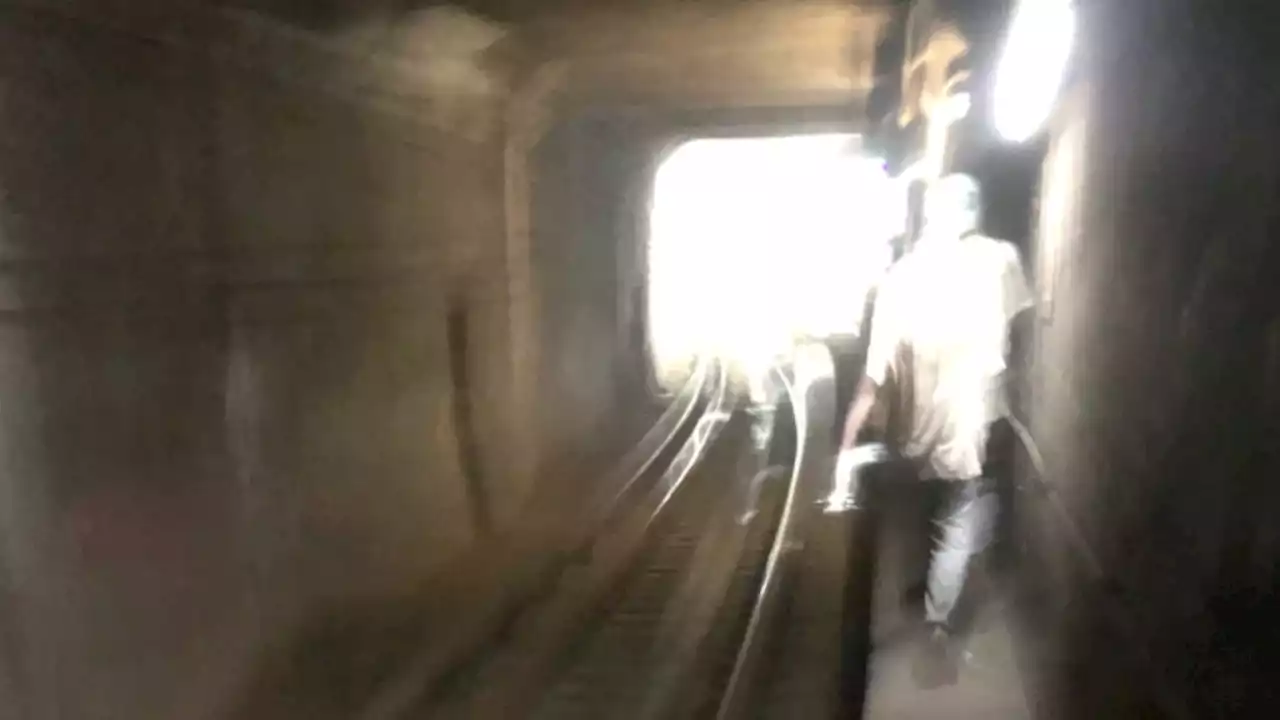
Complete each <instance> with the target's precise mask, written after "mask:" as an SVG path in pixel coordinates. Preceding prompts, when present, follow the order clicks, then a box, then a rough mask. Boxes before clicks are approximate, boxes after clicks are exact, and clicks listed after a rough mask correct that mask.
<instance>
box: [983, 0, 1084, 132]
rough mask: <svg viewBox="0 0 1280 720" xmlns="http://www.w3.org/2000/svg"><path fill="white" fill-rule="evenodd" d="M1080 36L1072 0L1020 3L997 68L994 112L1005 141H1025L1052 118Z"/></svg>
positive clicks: (997, 130)
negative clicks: (1077, 37) (1076, 40)
mask: <svg viewBox="0 0 1280 720" xmlns="http://www.w3.org/2000/svg"><path fill="white" fill-rule="evenodd" d="M1075 32H1076V14H1075V7H1074V3H1073V2H1072V0H1019V2H1018V5H1017V7H1016V8H1015V9H1014V12H1013V19H1012V21H1011V22H1010V24H1009V34H1008V37H1007V38H1006V40H1005V47H1004V53H1003V54H1002V55H1001V57H1000V64H999V66H998V67H997V68H996V82H995V91H994V99H995V107H994V108H993V112H994V120H995V126H996V132H998V133H999V134H1000V136H1001V137H1003V138H1004V139H1006V140H1008V141H1011V142H1016V143H1020V142H1026V141H1027V140H1029V139H1031V137H1033V136H1034V135H1035V134H1036V133H1037V132H1039V131H1040V128H1041V127H1042V126H1043V125H1044V124H1045V122H1046V121H1047V120H1048V118H1049V115H1050V114H1051V113H1052V112H1053V106H1054V103H1055V101H1056V100H1057V98H1058V92H1059V90H1060V89H1061V86H1062V81H1063V77H1064V75H1065V74H1066V70H1067V63H1068V62H1069V60H1070V57H1071V48H1072V45H1073V43H1074V41H1075Z"/></svg>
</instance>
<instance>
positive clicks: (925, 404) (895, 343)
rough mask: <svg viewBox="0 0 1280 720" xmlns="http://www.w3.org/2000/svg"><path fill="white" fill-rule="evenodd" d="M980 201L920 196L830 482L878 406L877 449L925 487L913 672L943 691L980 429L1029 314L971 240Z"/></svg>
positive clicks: (986, 523)
mask: <svg viewBox="0 0 1280 720" xmlns="http://www.w3.org/2000/svg"><path fill="white" fill-rule="evenodd" d="M979 207H980V195H979V188H978V185H977V183H976V182H975V181H974V180H973V179H972V178H970V177H968V176H965V175H950V176H947V177H945V178H943V179H941V180H939V181H938V182H936V183H935V184H934V185H933V186H932V187H930V188H929V190H928V191H927V193H926V196H925V201H924V216H925V225H924V228H923V231H922V233H921V236H920V240H919V241H918V243H917V244H916V246H915V247H914V248H913V249H912V250H911V251H910V252H909V253H908V254H907V255H906V256H905V257H903V258H902V260H901V261H900V262H899V263H897V264H896V265H895V266H894V267H893V268H892V269H891V270H890V272H889V274H888V276H887V277H886V278H885V280H884V282H883V283H882V285H881V287H880V289H879V292H878V294H877V297H876V300H875V308H874V311H873V315H872V321H871V335H870V341H869V345H868V348H867V362H866V370H865V372H864V375H863V377H862V379H861V381H860V382H859V385H858V388H857V391H856V392H855V395H854V398H853V401H852V402H851V403H850V406H849V411H848V415H847V417H846V420H845V426H844V433H843V438H842V441H841V457H840V461H839V463H838V464H837V472H838V473H840V474H842V475H843V474H847V473H850V472H852V468H851V467H850V463H851V462H854V458H856V457H857V454H856V453H855V452H853V451H854V446H855V443H856V442H857V440H858V437H859V435H860V433H861V432H862V430H863V429H864V426H865V425H866V423H867V420H868V417H869V415H870V414H871V412H872V409H873V408H874V407H875V406H876V405H877V403H879V402H884V403H885V405H886V407H887V410H888V412H887V418H888V420H887V428H886V440H887V442H888V445H889V447H890V449H891V451H892V452H893V453H894V454H895V455H897V456H899V457H900V458H901V459H902V460H904V461H905V465H906V466H908V467H909V468H910V470H911V472H912V474H914V475H915V476H916V477H918V478H919V479H920V480H924V481H927V482H931V483H937V484H938V485H939V486H940V487H939V490H940V492H941V494H942V497H943V500H942V502H941V503H940V508H939V510H938V513H937V515H935V517H934V518H933V524H934V526H935V527H936V528H937V532H936V535H935V537H934V544H933V549H932V552H931V557H930V562H929V570H928V577H927V589H926V590H927V591H926V597H925V621H926V624H927V626H928V627H927V630H928V632H927V635H926V642H925V644H924V647H923V648H922V649H921V653H920V655H919V657H918V659H917V662H916V664H915V668H914V669H915V673H916V677H917V680H918V681H919V682H920V683H921V684H923V685H927V686H936V685H941V684H947V683H950V682H954V681H955V680H956V678H957V674H958V664H957V662H956V661H955V659H954V658H955V657H956V651H957V648H956V647H955V642H954V641H953V633H954V631H955V617H954V615H955V610H956V606H957V603H958V600H959V598H960V593H961V590H962V588H963V587H964V585H965V580H966V577H967V575H968V572H969V568H970V563H971V560H972V559H973V558H974V557H975V556H976V555H977V554H979V553H981V552H982V551H983V550H984V549H985V547H986V545H987V544H988V542H989V540H990V536H991V534H992V529H993V523H994V519H995V512H996V509H997V507H996V505H997V502H996V494H995V492H994V487H993V483H992V482H991V479H990V478H984V477H983V465H984V461H985V459H986V458H985V454H986V446H987V439H988V433H989V430H990V427H991V425H992V423H993V422H995V421H996V420H998V419H999V418H1000V417H1002V416H1003V415H1004V414H1005V413H1006V412H1007V407H1008V403H1007V400H1006V396H1005V387H1004V378H1005V375H1006V373H1005V370H1006V365H1007V363H1006V358H1007V350H1008V344H1009V331H1010V328H1011V325H1012V322H1013V320H1014V318H1015V316H1017V315H1018V314H1019V313H1020V312H1021V311H1022V310H1024V309H1026V308H1028V307H1029V306H1030V305H1031V294H1030V291H1029V289H1028V287H1027V283H1026V280H1025V278H1024V276H1023V271H1022V265H1021V262H1020V260H1019V257H1018V251H1017V249H1016V248H1015V247H1014V246H1013V245H1012V244H1010V243H1007V242H1003V241H999V240H995V239H992V238H989V237H986V236H984V235H982V234H981V233H980V232H979V231H978V225H979V216H980V212H979Z"/></svg>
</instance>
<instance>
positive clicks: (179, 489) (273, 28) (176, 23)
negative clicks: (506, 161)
mask: <svg viewBox="0 0 1280 720" xmlns="http://www.w3.org/2000/svg"><path fill="white" fill-rule="evenodd" d="M440 22H455V23H458V24H462V23H463V21H461V20H448V19H445V20H439V19H436V20H431V19H430V18H427V19H424V20H422V22H421V23H420V24H414V22H412V19H407V20H406V24H405V25H403V26H401V27H400V28H399V31H400V32H401V33H408V36H404V35H401V36H398V42H385V43H383V45H382V46H381V47H383V49H387V48H388V47H389V48H390V52H391V54H390V55H389V56H386V57H372V58H370V57H368V56H367V55H366V54H363V53H360V52H358V50H359V48H356V49H355V50H353V49H352V46H351V45H350V44H349V43H346V44H344V43H338V42H334V41H333V40H332V39H329V38H321V37H319V36H313V35H310V34H308V33H302V32H299V31H295V30H292V29H289V28H286V27H283V26H279V25H277V24H275V23H272V22H269V21H266V20H263V19H261V18H257V17H254V16H240V15H228V14H219V13H201V12H197V11H193V10H191V9H190V8H187V9H186V10H177V9H175V10H173V11H172V12H170V11H166V10H164V9H160V10H157V9H154V8H152V9H145V8H143V9H139V10H137V11H136V12H134V11H130V10H121V9H120V8H114V9H104V6H103V5H102V4H97V5H90V4H74V3H60V4H56V3H49V4H35V3H32V4H26V5H24V6H14V5H8V6H6V7H5V8H4V9H3V10H0V128H2V130H0V253H2V257H0V263H3V264H2V266H0V273H2V275H0V283H3V296H2V297H3V303H4V305H3V315H2V316H0V334H2V335H3V338H2V339H0V367H2V368H3V370H2V371H0V397H2V398H3V400H0V468H2V469H0V487H2V488H3V495H2V497H3V502H0V507H2V508H3V510H2V511H0V518H2V519H0V542H2V544H3V548H4V555H3V558H2V559H3V590H4V597H3V601H4V608H3V618H4V623H5V628H4V630H5V644H4V648H3V649H4V656H3V666H2V667H3V670H4V672H3V677H4V681H5V682H4V684H3V685H0V689H3V692H4V694H5V697H4V698H3V704H4V706H5V707H6V708H7V710H6V714H12V716H13V717H29V718H46V717H48V718H52V717H67V718H71V717H75V718H88V717H94V718H117V717H118V718H139V717H179V716H180V717H192V718H195V717H203V716H207V715H208V714H211V713H214V712H215V710H216V708H217V707H218V706H219V704H220V703H221V702H223V701H225V699H226V698H227V696H228V694H229V692H230V690H231V688H232V687H233V686H234V685H235V684H236V683H237V682H239V680H240V677H239V676H240V674H242V673H244V672H247V671H248V670H250V669H251V668H252V665H253V662H254V656H255V654H256V653H257V652H258V651H260V650H261V649H262V648H263V647H265V646H268V645H269V644H270V643H271V642H273V640H275V639H277V638H279V637H280V636H282V635H283V634H284V633H285V632H286V631H287V630H288V628H290V627H291V626H292V625H293V624H294V623H296V622H299V621H302V620H303V619H305V618H306V617H308V616H309V615H310V614H312V613H314V612H316V611H317V610H318V609H320V608H323V607H326V606H329V605H331V604H333V603H336V602H350V601H361V600H365V599H372V598H380V597H387V596H394V595H397V594H400V593H404V592H406V591H408V590H410V589H412V588H414V587H415V586H416V585H417V583H419V582H420V581H421V579H422V578H423V577H424V576H425V575H426V574H427V573H429V572H430V571H431V570H432V569H433V568H434V567H436V566H437V565H438V564H439V562H440V561H441V560H443V559H444V558H446V557H447V556H448V555H449V554H450V553H451V552H452V551H455V550H457V549H458V548H460V547H462V546H464V545H465V544H466V543H468V542H469V541H470V540H471V538H472V536H473V534H474V532H475V528H474V527H473V514H472V508H471V505H470V504H469V501H468V495H467V492H468V486H467V483H466V481H465V478H464V476H463V472H462V469H461V467H460V460H459V453H458V442H457V430H458V428H457V427H456V426H455V416H454V412H453V407H454V402H453V401H454V398H453V397H452V394H453V393H454V392H455V382H454V379H453V378H452V377H451V373H450V358H449V353H450V348H449V347H448V343H447V333H446V321H445V319H446V314H447V313H446V311H447V309H448V307H449V306H450V304H451V303H452V304H455V305H462V306H464V307H465V309H466V316H467V318H468V325H469V327H470V333H469V335H470V341H471V343H472V346H471V347H470V348H469V355H468V358H469V359H468V362H469V364H470V368H469V369H470V371H471V372H470V376H471V382H472V384H473V387H474V388H476V390H475V395H474V397H473V398H471V399H472V401H473V405H474V406H475V407H476V410H477V415H476V420H475V422H476V424H477V429H478V434H479V436H480V438H481V440H480V441H481V442H488V443H491V445H489V446H488V447H485V448H482V450H481V452H480V456H481V458H482V461H488V460H493V459H494V458H498V457H500V456H501V454H500V450H501V446H502V445H503V444H504V442H505V437H504V436H503V435H502V434H501V433H502V432H504V431H505V429H504V427H503V425H504V423H506V422H507V421H508V418H507V417H506V416H505V414H503V413H502V411H501V407H502V406H501V402H502V398H503V397H504V396H505V395H506V394H507V393H508V391H507V390H506V388H507V387H508V386H509V384H510V368H509V364H508V362H509V360H508V357H509V356H508V352H507V348H506V337H507V335H508V333H507V327H506V322H507V320H506V291H507V286H506V282H505V264H504V263H505V250H504V244H503V233H504V227H503V216H502V203H501V199H502V188H503V165H502V163H503V156H502V147H503V145H502V133H501V130H502V126H501V113H500V108H501V103H502V101H503V95H504V90H503V86H502V79H501V77H499V76H495V74H494V72H493V70H492V69H490V68H483V67H482V66H480V65H478V64H477V62H476V60H475V55H476V54H477V53H478V52H479V51H481V50H483V49H484V44H485V43H487V42H491V41H492V39H493V37H494V36H496V34H497V31H496V30H495V29H492V28H485V27H484V26H480V27H478V28H476V27H475V26H474V23H473V24H471V25H468V26H467V28H463V29H468V28H471V29H474V30H475V32H474V33H473V34H472V37H478V38H479V40H478V41H477V43H476V44H474V45H473V46H466V45H462V46H459V47H454V48H453V49H452V54H446V55H441V54H440V50H439V47H440V45H439V43H425V44H426V45H428V46H430V48H431V52H433V53H436V55H428V56H415V55H414V54H413V53H412V52H411V51H412V50H413V48H415V47H416V46H415V44H414V43H413V42H412V40H413V37H412V34H413V33H414V32H415V31H416V32H418V33H425V34H428V35H429V34H430V33H432V32H435V31H437V30H438V24H439V23H440ZM486 30H488V32H487V33H486V32H485V31H486ZM383 37H384V38H385V37H386V36H383ZM433 37H434V36H433ZM451 37H455V38H456V37H457V34H456V33H455V34H453V35H451ZM393 39H396V38H394V37H393ZM482 470H483V471H484V472H485V473H486V476H487V477H488V478H489V479H490V480H492V479H493V478H494V477H501V473H502V470H503V468H502V463H501V462H499V461H497V460H493V461H492V462H486V465H485V466H484V467H483V468H482Z"/></svg>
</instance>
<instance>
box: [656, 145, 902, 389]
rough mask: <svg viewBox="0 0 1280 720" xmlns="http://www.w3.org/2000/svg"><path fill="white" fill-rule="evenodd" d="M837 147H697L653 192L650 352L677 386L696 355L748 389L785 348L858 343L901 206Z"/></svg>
mask: <svg viewBox="0 0 1280 720" xmlns="http://www.w3.org/2000/svg"><path fill="white" fill-rule="evenodd" d="M856 147H857V145H856V138H855V137H854V136H851V135H844V134H825V135H801V136H791V137H772V138H724V139H704V140H695V141H692V142H689V143H686V144H685V145H683V146H681V147H680V148H679V149H677V150H676V151H675V152H674V153H673V154H672V155H671V156H670V157H669V158H668V159H667V161H666V162H664V163H663V164H662V166H661V167H660V168H659V170H658V173H657V175H656V177H655V181H654V183H655V184H654V195H653V211H652V217H651V226H650V231H651V237H650V244H649V286H650V291H649V298H650V307H649V313H650V316H649V318H650V323H649V327H650V343H651V348H652V351H653V353H654V360H655V362H654V365H655V368H656V369H657V371H658V375H659V379H660V380H661V381H662V382H663V384H664V385H665V386H667V387H675V386H676V384H677V383H679V382H680V381H681V380H682V379H683V377H682V375H683V374H684V373H686V372H687V368H688V367H689V366H690V361H691V360H693V359H694V358H696V357H699V356H708V355H710V356H716V357H719V358H721V359H723V360H725V361H726V363H727V364H728V365H729V366H731V367H732V368H733V369H734V371H735V372H736V373H738V374H739V376H741V375H742V374H744V373H745V375H747V376H748V377H752V376H755V375H759V374H760V373H766V372H768V368H769V367H770V366H771V365H772V364H773V362H774V361H775V360H776V359H777V358H779V357H782V356H785V355H787V354H788V353H789V352H790V350H791V347H792V344H793V342H794V340H795V338H797V337H813V338H821V337H827V336H830V335H832V334H856V333H857V330H858V323H859V321H860V319H861V316H862V307H863V302H864V299H865V296H866V293H867V290H868V288H869V287H870V285H871V284H872V283H873V282H875V281H876V280H877V279H878V278H879V276H880V274H881V273H882V272H883V271H884V269H885V268H886V267H887V265H888V263H889V261H890V259H891V249H890V245H889V240H890V239H891V238H892V237H893V236H894V235H895V234H897V233H899V232H901V231H902V228H903V225H904V224H905V205H904V203H905V199H904V198H903V197H902V196H901V193H900V192H896V191H895V187H894V185H893V184H892V183H891V181H890V180H889V178H888V176H887V174H886V171H885V168H884V164H883V162H881V161H879V160H877V159H874V158H870V157H868V156H866V155H864V154H862V153H860V152H858V151H857V150H856V149H855V148H856Z"/></svg>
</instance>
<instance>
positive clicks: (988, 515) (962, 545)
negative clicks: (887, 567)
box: [925, 478, 999, 629]
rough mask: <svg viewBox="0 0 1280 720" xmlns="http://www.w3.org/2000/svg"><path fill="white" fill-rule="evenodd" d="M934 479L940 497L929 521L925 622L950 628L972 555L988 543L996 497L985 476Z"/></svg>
mask: <svg viewBox="0 0 1280 720" xmlns="http://www.w3.org/2000/svg"><path fill="white" fill-rule="evenodd" d="M938 482H939V483H940V484H941V485H942V488H941V493H942V498H941V501H940V503H939V507H938V509H937V511H936V512H935V514H934V516H933V518H932V522H931V525H932V527H933V538H932V541H933V546H932V551H931V553H930V558H929V574H928V580H927V586H926V588H927V595H926V596H925V622H927V623H929V624H930V625H933V626H938V627H942V628H944V629H951V627H952V625H953V623H954V620H955V617H954V616H955V610H956V606H957V605H958V604H959V601H960V594H961V592H962V591H963V590H964V587H965V582H966V580H968V577H969V568H970V565H971V563H972V561H973V558H975V557H977V556H978V555H979V554H981V553H982V551H983V550H985V549H986V548H987V546H988V545H990V544H991V537H992V534H993V530H994V526H995V519H996V513H997V512H998V510H999V498H998V497H997V495H996V492H995V487H994V483H992V482H991V481H989V480H987V479H985V478H975V479H972V480H951V481H938Z"/></svg>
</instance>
